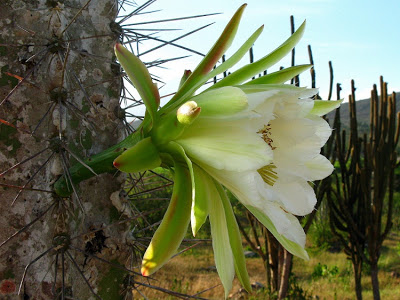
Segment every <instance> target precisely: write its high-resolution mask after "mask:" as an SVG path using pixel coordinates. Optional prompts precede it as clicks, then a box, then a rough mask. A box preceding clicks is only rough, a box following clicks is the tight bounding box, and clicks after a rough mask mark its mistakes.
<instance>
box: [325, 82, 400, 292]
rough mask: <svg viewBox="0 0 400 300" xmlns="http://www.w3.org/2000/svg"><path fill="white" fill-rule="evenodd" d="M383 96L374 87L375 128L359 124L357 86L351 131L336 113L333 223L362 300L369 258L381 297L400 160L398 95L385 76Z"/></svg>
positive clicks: (372, 117) (352, 101)
mask: <svg viewBox="0 0 400 300" xmlns="http://www.w3.org/2000/svg"><path fill="white" fill-rule="evenodd" d="M380 86H381V88H380V96H378V92H377V88H376V86H374V88H373V90H372V91H371V104H370V105H371V111H370V126H369V129H370V131H369V133H360V131H359V129H358V124H357V114H356V101H355V87H354V81H352V94H351V95H350V96H349V107H350V112H349V113H350V134H349V137H348V139H346V131H345V130H343V131H341V130H340V127H339V126H340V125H339V124H340V123H339V122H338V120H339V118H340V117H339V115H338V112H337V115H336V118H335V119H336V122H335V124H337V125H336V126H338V127H337V128H336V158H337V172H336V173H335V176H334V180H333V181H334V184H333V187H332V189H331V193H328V196H329V199H328V200H329V201H328V203H329V207H330V224H331V228H332V231H333V232H334V233H335V234H336V235H337V236H338V237H339V239H340V241H341V242H342V245H343V247H344V249H345V253H346V254H347V255H348V256H349V257H350V258H351V260H352V262H353V267H354V276H355V284H356V295H357V299H361V298H362V293H361V292H362V290H361V276H362V268H363V263H367V264H369V265H370V268H371V280H372V287H373V293H374V299H380V295H379V283H378V260H379V257H380V250H381V247H382V243H383V241H384V240H385V238H386V237H387V234H388V233H389V231H390V228H391V226H392V213H393V209H392V207H393V192H394V170H395V167H396V163H397V154H396V146H397V144H398V140H399V128H400V123H399V115H398V114H397V116H396V95H395V94H394V93H393V95H391V96H389V95H388V94H387V84H386V83H385V82H384V81H383V79H382V78H381V84H380Z"/></svg>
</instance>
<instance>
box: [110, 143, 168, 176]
mask: <svg viewBox="0 0 400 300" xmlns="http://www.w3.org/2000/svg"><path fill="white" fill-rule="evenodd" d="M113 164H114V167H116V168H117V169H118V170H120V171H122V172H126V173H130V172H143V171H146V170H151V169H154V168H157V167H159V166H160V165H161V158H160V155H159V153H158V149H157V148H156V146H155V145H154V144H153V142H152V140H151V137H148V138H145V139H143V140H141V141H140V142H138V143H137V144H136V145H135V146H133V147H132V148H129V149H128V150H126V151H124V152H122V154H121V155H120V156H118V157H117V158H116V159H115V160H114V163H113Z"/></svg>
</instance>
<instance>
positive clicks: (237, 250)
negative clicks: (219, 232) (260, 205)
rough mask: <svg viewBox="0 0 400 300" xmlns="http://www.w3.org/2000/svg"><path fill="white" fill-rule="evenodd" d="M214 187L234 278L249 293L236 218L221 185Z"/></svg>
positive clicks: (249, 287) (217, 184)
mask: <svg viewBox="0 0 400 300" xmlns="http://www.w3.org/2000/svg"><path fill="white" fill-rule="evenodd" d="M215 185H216V187H217V189H218V192H219V195H220V197H221V200H222V204H223V206H224V210H225V218H226V224H227V227H228V233H229V242H230V245H231V249H232V253H233V259H234V263H235V271H236V276H237V277H238V279H239V281H240V283H241V284H242V286H243V287H244V288H245V289H246V291H248V292H249V293H251V290H252V289H251V284H250V278H249V274H248V273H247V269H246V259H245V257H244V253H243V245H242V238H241V236H240V232H239V226H238V224H237V222H236V218H235V215H234V213H233V210H232V206H231V203H230V201H229V199H228V197H227V195H226V192H225V191H224V189H223V187H222V186H221V184H219V183H215Z"/></svg>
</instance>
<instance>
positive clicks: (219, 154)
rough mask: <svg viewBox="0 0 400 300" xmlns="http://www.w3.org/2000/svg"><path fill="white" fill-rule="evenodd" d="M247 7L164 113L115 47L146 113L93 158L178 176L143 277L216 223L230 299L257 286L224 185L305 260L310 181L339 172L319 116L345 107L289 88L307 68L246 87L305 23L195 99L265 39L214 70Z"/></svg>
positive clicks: (217, 250) (109, 166)
mask: <svg viewBox="0 0 400 300" xmlns="http://www.w3.org/2000/svg"><path fill="white" fill-rule="evenodd" d="M245 7H246V5H243V6H241V7H240V8H239V9H238V11H237V12H236V13H235V15H234V16H233V18H232V19H231V21H230V22H229V23H228V25H227V26H226V28H225V30H224V31H223V33H222V35H221V37H220V38H219V39H218V40H217V42H216V43H215V45H214V46H213V47H212V48H211V50H210V51H209V53H208V54H207V55H206V56H205V57H204V59H203V60H202V61H201V62H200V64H199V65H198V67H197V68H196V69H195V70H194V71H193V72H191V73H190V72H188V71H185V73H184V77H183V79H182V81H181V85H180V87H179V89H178V91H177V92H176V93H175V95H174V96H173V97H172V99H171V100H170V101H169V102H168V103H167V104H166V105H165V106H163V107H162V108H159V105H160V96H159V93H158V90H157V88H156V87H155V85H154V83H153V82H152V79H151V76H150V74H149V72H148V70H147V69H146V67H145V66H144V64H143V63H142V62H141V61H140V60H139V58H137V57H136V56H135V55H134V54H132V53H130V52H129V51H128V50H127V49H125V48H124V47H123V46H122V45H120V44H117V45H116V46H115V53H116V55H117V58H118V60H119V61H120V63H121V65H122V67H123V68H124V70H125V71H126V73H127V74H128V76H129V77H130V79H131V81H132V82H133V83H134V85H135V87H136V89H137V90H138V92H139V94H140V96H141V97H142V99H143V102H144V103H145V105H146V116H145V119H144V121H143V123H142V124H141V126H140V128H139V129H138V130H137V131H136V132H135V133H133V134H132V135H131V136H129V137H127V138H126V139H125V140H124V141H122V142H121V143H120V144H118V145H116V146H114V147H112V148H110V149H108V150H106V151H104V152H103V153H100V154H98V155H96V156H94V157H92V159H91V161H90V162H87V163H88V165H89V166H91V167H92V168H93V170H94V171H95V172H97V173H101V172H107V171H111V170H113V166H114V167H116V168H118V169H119V170H121V171H123V172H141V171H145V170H147V169H153V168H155V167H159V166H161V167H165V168H169V169H170V170H171V171H172V173H173V174H174V190H173V195H172V199H171V201H170V204H169V207H168V210H167V212H166V214H165V216H164V219H163V220H162V222H161V224H160V226H159V227H158V229H157V231H156V233H155V234H154V237H153V239H152V241H151V243H150V245H149V247H148V249H147V251H146V253H145V254H144V257H143V263H142V274H143V275H144V276H148V275H150V274H152V273H154V272H155V271H156V270H158V269H159V268H160V267H162V265H163V264H165V263H166V262H167V261H168V260H169V259H170V258H171V257H172V256H173V255H174V254H175V253H176V252H177V249H178V247H179V245H180V243H181V242H182V239H183V237H184V235H185V233H186V231H187V227H188V226H189V223H190V224H191V228H192V232H193V235H196V233H197V232H198V230H199V229H200V228H201V226H202V225H203V224H204V222H205V221H206V219H207V217H209V220H210V223H211V233H212V239H213V249H214V257H215V263H216V267H217V271H218V274H219V276H220V278H221V281H222V283H223V286H224V288H225V296H227V295H228V292H229V291H230V289H231V288H232V280H233V277H234V274H235V273H236V275H237V277H238V279H239V281H240V282H241V284H242V285H243V286H244V287H245V288H246V289H247V290H250V289H251V287H250V281H249V276H248V274H247V271H246V265H245V259H244V254H243V249H242V245H241V238H240V234H239V229H238V225H237V224H236V219H235V217H234V214H233V211H232V208H231V205H230V202H229V199H228V198H227V196H226V193H225V190H224V188H227V189H229V190H230V191H231V192H232V193H233V194H234V195H235V196H236V197H237V198H238V199H239V201H241V203H242V204H243V205H244V206H245V207H247V209H248V210H249V211H250V212H251V213H252V214H253V215H254V216H255V217H256V218H258V220H259V221H260V222H261V223H263V224H264V225H265V226H266V227H267V228H268V229H269V230H270V231H271V233H272V234H273V235H274V236H275V237H276V238H277V240H278V241H279V242H280V243H281V244H282V245H283V246H284V247H285V248H286V249H287V250H288V251H289V252H291V253H292V254H294V255H297V256H299V257H301V258H304V259H307V258H308V255H307V252H306V251H305V249H304V246H305V234H304V231H303V229H302V227H301V225H300V223H299V221H298V219H297V217H296V216H303V215H306V214H308V213H310V212H311V211H312V209H313V208H314V205H315V203H316V198H315V194H314V191H313V189H312V188H311V187H310V185H309V182H311V181H313V180H319V179H322V178H325V177H326V176H328V175H329V174H330V173H331V172H332V170H333V167H332V165H331V163H330V162H329V161H328V160H327V159H326V158H325V157H323V156H322V155H321V154H320V149H321V147H322V146H323V145H324V144H325V142H326V140H327V139H328V137H329V135H330V133H331V129H330V128H329V125H328V124H327V122H326V121H325V120H323V119H322V118H321V116H322V115H323V114H325V113H327V112H329V111H330V110H332V109H334V108H336V107H337V106H338V105H340V101H316V100H313V99H312V97H313V96H314V95H315V94H316V93H317V90H315V89H307V88H301V87H295V86H292V85H288V84H284V83H285V82H286V81H287V80H289V79H291V78H292V77H294V76H296V75H298V74H300V73H301V72H303V71H305V70H308V69H309V68H310V67H311V66H310V65H302V66H296V67H291V68H288V69H284V70H281V71H279V72H275V73H271V74H268V75H265V76H262V77H260V78H257V79H256V80H250V81H248V80H249V79H251V78H252V77H253V76H254V75H256V74H258V73H260V72H262V71H264V70H265V69H267V68H268V67H270V66H271V65H273V64H275V63H276V62H277V61H279V60H280V59H281V58H283V57H284V56H285V55H286V54H287V53H289V52H290V51H291V50H292V48H293V47H294V46H295V45H296V43H297V42H298V41H299V39H300V38H301V36H302V34H303V32H304V28H305V23H303V24H302V25H301V26H300V28H299V29H298V30H297V31H296V32H295V33H294V34H293V35H292V36H291V37H289V39H288V40H286V41H285V42H284V43H283V44H282V45H281V46H279V47H278V48H277V49H276V50H274V51H273V52H272V53H270V54H268V55H266V56H265V57H263V58H261V59H260V60H258V61H256V62H254V63H252V64H249V65H246V66H244V67H242V68H240V69H238V70H237V71H235V72H233V73H232V74H230V75H228V76H227V77H225V78H224V79H222V80H220V81H219V82H218V83H217V84H215V85H213V86H211V87H209V88H208V89H207V90H205V91H203V92H201V93H199V94H196V91H197V90H198V89H199V88H200V87H201V86H203V85H204V83H206V82H207V81H208V80H209V79H210V78H212V77H214V76H216V75H218V74H220V73H222V72H224V71H226V70H227V69H228V68H231V67H232V66H234V65H235V64H236V63H237V62H238V61H239V60H240V59H241V58H242V57H243V56H244V55H245V54H246V53H247V51H248V50H249V48H250V47H251V46H252V45H253V43H254V41H255V40H256V39H257V37H258V36H259V35H260V33H261V31H262V29H263V27H260V28H259V29H258V30H257V31H256V32H255V33H254V34H253V35H251V36H250V38H249V39H248V40H247V41H246V42H245V43H244V44H243V45H242V46H241V47H240V48H239V49H238V50H237V51H236V52H235V53H234V54H233V55H232V56H231V58H230V59H228V60H226V61H225V62H223V63H222V64H220V65H219V66H218V67H216V68H215V69H213V66H214V65H215V64H216V63H217V61H218V60H219V59H220V58H221V56H222V55H223V54H224V53H225V51H226V50H227V49H228V47H229V46H230V44H231V42H232V40H233V38H234V36H235V34H236V31H237V29H238V26H239V22H240V19H241V16H242V14H243V11H244V8H245ZM99 171H100V172H99ZM70 173H71V178H72V180H73V181H74V182H79V181H81V180H84V179H86V178H88V177H90V176H92V175H91V173H88V171H87V170H85V167H84V166H75V167H73V168H72V169H71V170H70ZM55 190H56V192H57V193H58V194H59V195H61V196H66V195H68V194H69V193H70V192H69V190H68V184H67V181H66V178H61V179H60V180H59V181H58V182H57V183H56V184H55Z"/></svg>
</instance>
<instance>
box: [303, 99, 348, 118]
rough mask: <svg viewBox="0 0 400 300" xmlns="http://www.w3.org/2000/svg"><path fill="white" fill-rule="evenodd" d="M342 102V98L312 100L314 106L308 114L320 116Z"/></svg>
mask: <svg viewBox="0 0 400 300" xmlns="http://www.w3.org/2000/svg"><path fill="white" fill-rule="evenodd" d="M342 102H343V100H337V101H333V100H314V107H313V108H312V110H311V111H310V114H312V115H315V116H319V117H321V116H323V115H326V114H327V113H329V112H331V111H332V110H334V109H336V108H338V107H339V106H340V104H342Z"/></svg>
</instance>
